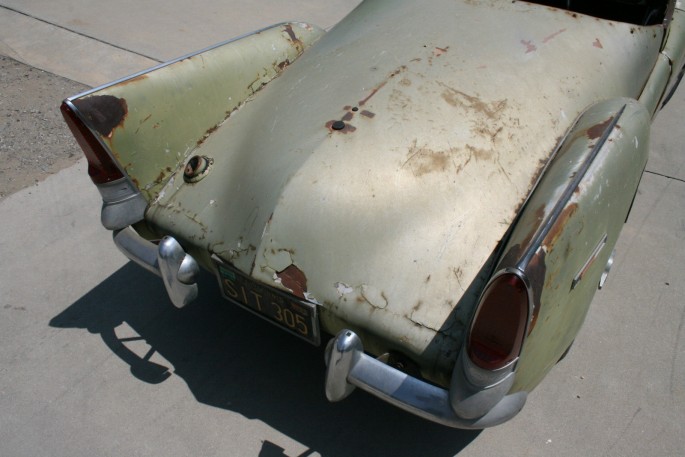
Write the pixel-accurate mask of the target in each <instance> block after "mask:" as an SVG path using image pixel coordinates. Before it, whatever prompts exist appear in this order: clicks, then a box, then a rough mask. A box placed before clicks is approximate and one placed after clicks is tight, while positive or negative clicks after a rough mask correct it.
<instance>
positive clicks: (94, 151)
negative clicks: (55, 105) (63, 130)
mask: <svg viewBox="0 0 685 457" xmlns="http://www.w3.org/2000/svg"><path fill="white" fill-rule="evenodd" d="M60 110H61V111H62V116H63V117H64V120H65V121H66V123H67V125H68V126H69V130H71V133H72V134H73V135H74V137H75V138H76V141H77V142H78V145H79V146H81V149H83V153H84V154H85V156H86V159H88V175H89V176H90V179H92V180H93V182H94V183H95V184H104V183H108V182H111V181H115V180H117V179H120V178H123V177H124V175H123V173H122V172H121V170H119V167H117V165H116V163H115V162H114V160H113V159H112V158H111V157H110V155H109V154H108V153H107V150H106V149H105V148H104V147H102V144H100V142H99V141H98V139H97V138H96V137H95V136H94V135H93V133H92V132H91V131H90V130H89V129H88V127H86V126H85V125H84V124H83V122H82V121H81V120H80V119H79V118H78V117H77V116H76V114H75V113H74V111H73V110H72V109H71V108H70V107H69V105H68V104H67V103H66V102H65V103H62V106H61V107H60Z"/></svg>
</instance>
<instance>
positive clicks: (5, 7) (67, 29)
mask: <svg viewBox="0 0 685 457" xmlns="http://www.w3.org/2000/svg"><path fill="white" fill-rule="evenodd" d="M0 8H2V9H4V10H7V11H11V12H13V13H17V14H21V15H22V16H26V17H28V18H31V19H33V20H36V21H39V22H42V23H44V24H48V25H51V26H53V27H57V28H58V29H62V30H66V31H67V32H71V33H74V34H76V35H79V36H82V37H84V38H88V39H90V40H93V41H97V42H99V43H102V44H105V45H107V46H111V47H113V48H116V49H120V50H122V51H125V52H130V53H131V54H135V55H137V56H140V57H144V58H146V59H150V60H154V61H155V62H158V63H164V61H163V60H159V59H157V58H155V57H151V56H148V55H146V54H142V53H140V52H136V51H133V50H131V49H127V48H124V47H123V46H118V45H116V44H113V43H108V42H107V41H104V40H101V39H99V38H96V37H93V36H90V35H86V34H85V33H82V32H79V31H77V30H72V29H70V28H68V27H64V26H63V25H59V24H56V23H54V22H50V21H48V20H45V19H41V18H39V17H37V16H34V15H32V14H29V13H25V12H24V11H20V10H18V9H16V8H12V7H9V6H6V5H0Z"/></svg>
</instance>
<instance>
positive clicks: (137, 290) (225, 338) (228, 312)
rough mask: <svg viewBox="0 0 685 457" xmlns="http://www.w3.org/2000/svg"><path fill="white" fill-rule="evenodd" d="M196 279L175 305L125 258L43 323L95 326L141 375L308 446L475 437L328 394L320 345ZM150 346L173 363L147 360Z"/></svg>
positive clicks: (331, 449)
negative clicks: (187, 297) (135, 344)
mask: <svg viewBox="0 0 685 457" xmlns="http://www.w3.org/2000/svg"><path fill="white" fill-rule="evenodd" d="M199 285H200V296H199V298H198V300H197V301H196V302H195V303H193V304H192V305H189V306H187V307H185V308H183V309H175V308H174V307H173V306H172V305H171V304H170V303H169V301H168V299H167V297H166V293H165V291H164V288H163V286H162V283H161V280H159V278H157V277H155V276H153V275H152V274H150V273H147V272H145V271H144V270H142V269H141V268H139V267H138V266H137V265H135V264H133V263H128V264H126V265H125V266H124V267H122V268H121V269H119V270H118V271H116V272H115V273H114V274H112V275H111V276H110V277H109V278H107V279H106V280H105V281H104V282H102V283H101V284H99V285H98V286H97V287H95V288H94V289H93V290H91V291H90V292H89V293H87V294H86V295H85V296H83V297H82V298H81V299H79V300H78V301H76V302H75V303H74V304H72V305H71V306H70V307H69V308H67V309H66V310H64V311H63V312H61V313H60V314H59V315H57V316H55V317H54V318H53V319H52V320H51V321H50V325H51V326H52V327H57V328H82V329H87V330H88V331H89V332H91V333H97V334H99V335H100V336H101V337H102V340H103V341H104V343H105V344H106V345H107V346H108V347H109V349H110V350H111V351H112V352H113V353H114V354H116V355H117V356H118V357H119V358H120V359H121V360H123V361H124V362H126V363H127V364H128V365H129V366H130V370H131V374H132V375H133V376H135V377H136V378H138V379H140V380H141V381H143V382H146V383H151V384H155V383H160V382H163V381H164V380H166V379H167V378H169V377H170V376H172V374H174V375H177V376H180V377H181V378H183V380H184V381H185V382H186V383H187V385H188V388H189V389H190V391H191V393H192V394H193V395H194V396H195V398H196V399H197V400H198V401H200V402H202V403H204V404H207V405H210V406H214V407H217V408H224V409H227V410H230V411H234V412H237V413H239V414H242V415H243V416H245V417H247V418H249V419H259V420H261V421H263V422H264V423H266V424H268V425H270V426H271V427H273V428H274V429H276V430H278V431H280V432H281V433H283V434H285V435H288V436H290V437H291V438H293V439H294V440H296V441H298V442H300V443H302V444H303V445H305V446H308V447H309V448H310V450H309V451H308V452H307V453H306V455H310V454H311V453H313V452H318V453H320V454H321V455H322V456H325V457H329V456H335V455H341V452H342V455H355V456H366V455H368V456H378V455H393V456H398V457H399V456H416V455H423V456H427V455H431V456H453V455H455V454H457V453H459V452H460V451H461V450H462V449H463V448H465V447H466V446H467V445H468V444H469V443H471V442H472V441H473V440H474V439H475V438H476V437H477V436H478V434H479V432H478V431H464V430H454V429H451V428H447V427H443V426H441V425H436V424H433V423H431V422H428V421H425V420H423V419H419V418H417V417H415V416H413V415H410V414H408V413H405V412H403V411H401V410H399V409H397V408H395V407H393V406H391V405H388V404H386V403H384V402H382V401H381V400H378V399H376V398H375V397H372V396H371V395H368V394H366V393H364V392H360V391H357V392H354V393H353V394H352V395H351V396H350V397H349V398H347V399H346V400H344V401H342V402H340V403H335V404H333V403H329V402H328V401H327V400H326V398H325V393H324V388H323V386H324V370H325V366H324V362H323V347H324V346H325V344H324V345H322V347H320V348H316V347H313V346H311V345H309V344H308V343H306V342H304V341H300V340H299V339H297V338H295V337H293V336H291V335H290V334H287V333H286V332H283V331H280V330H278V329H277V328H275V327H273V326H272V325H271V324H269V323H267V322H265V321H263V320H261V319H259V318H258V317H255V316H253V315H251V314H250V313H248V312H246V311H244V310H242V309H240V308H238V307H236V306H234V305H232V304H231V303H229V302H227V301H225V300H224V299H223V298H222V297H221V295H220V293H219V288H218V284H217V283H216V280H215V279H214V278H213V277H212V276H211V275H210V274H203V275H202V276H201V278H200V284H199ZM123 323H125V324H127V325H128V326H130V327H131V328H132V329H133V330H134V331H135V332H136V333H137V334H138V337H135V338H124V339H120V338H119V337H118V336H117V334H116V328H117V327H119V326H120V325H121V324H123ZM141 339H142V340H145V341H146V342H147V344H149V345H150V346H151V349H150V351H149V352H148V353H147V354H143V355H141V354H137V353H136V352H134V351H132V350H130V349H129V348H128V347H127V344H128V343H129V342H131V341H132V340H141ZM154 352H158V353H159V354H160V355H161V356H162V357H163V358H164V359H166V361H168V362H169V363H170V364H171V365H172V366H164V365H162V364H160V363H154V362H152V361H151V360H150V358H151V356H152V355H153V354H154ZM270 444H271V443H269V442H268V441H265V442H264V446H265V447H263V448H262V452H260V456H261V455H264V456H273V457H275V456H285V454H283V453H282V450H281V451H279V450H278V449H279V448H278V447H277V446H275V445H272V446H270ZM290 457H293V456H290Z"/></svg>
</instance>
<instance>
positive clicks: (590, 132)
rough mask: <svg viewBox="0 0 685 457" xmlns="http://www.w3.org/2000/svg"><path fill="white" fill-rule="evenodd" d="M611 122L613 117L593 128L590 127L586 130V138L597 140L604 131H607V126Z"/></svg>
mask: <svg viewBox="0 0 685 457" xmlns="http://www.w3.org/2000/svg"><path fill="white" fill-rule="evenodd" d="M613 120H614V117H613V116H611V117H610V118H609V119H607V120H606V121H604V122H602V123H601V124H597V125H595V126H593V127H590V128H589V129H587V137H588V138H589V139H591V140H596V139H598V138H599V137H601V136H602V135H603V134H604V131H605V130H606V129H607V127H608V126H609V124H611V121H613Z"/></svg>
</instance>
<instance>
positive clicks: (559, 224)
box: [542, 203, 578, 250]
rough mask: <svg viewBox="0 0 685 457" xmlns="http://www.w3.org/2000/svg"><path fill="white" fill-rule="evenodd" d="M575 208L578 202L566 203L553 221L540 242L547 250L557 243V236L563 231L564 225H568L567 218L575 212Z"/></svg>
mask: <svg viewBox="0 0 685 457" xmlns="http://www.w3.org/2000/svg"><path fill="white" fill-rule="evenodd" d="M577 209H578V203H570V204H568V205H567V206H566V208H564V210H563V211H562V212H561V214H560V215H559V217H558V218H557V220H556V221H554V225H553V226H552V228H551V229H550V231H549V233H548V234H547V236H546V237H545V240H544V241H543V242H542V244H543V245H544V246H546V247H547V248H548V250H551V249H552V248H553V247H554V245H555V244H556V243H557V241H558V240H559V237H560V236H561V234H562V233H563V232H564V229H565V228H566V225H568V223H569V220H570V219H571V217H572V216H573V215H574V214H575V212H576V210H577Z"/></svg>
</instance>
